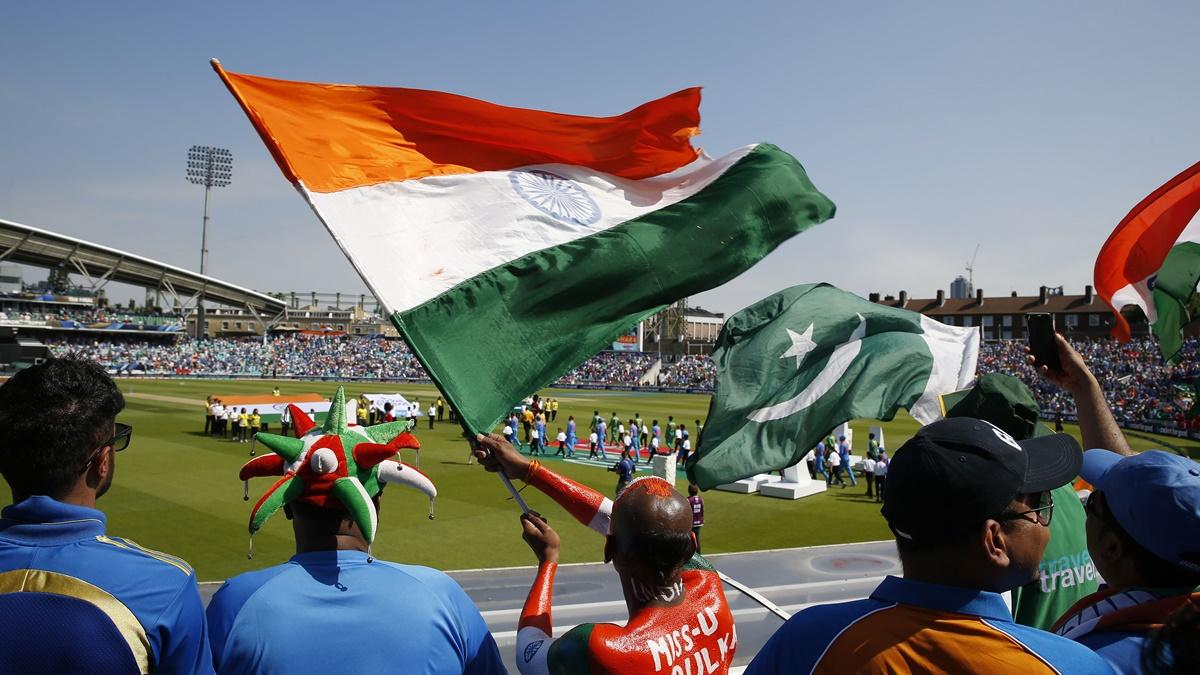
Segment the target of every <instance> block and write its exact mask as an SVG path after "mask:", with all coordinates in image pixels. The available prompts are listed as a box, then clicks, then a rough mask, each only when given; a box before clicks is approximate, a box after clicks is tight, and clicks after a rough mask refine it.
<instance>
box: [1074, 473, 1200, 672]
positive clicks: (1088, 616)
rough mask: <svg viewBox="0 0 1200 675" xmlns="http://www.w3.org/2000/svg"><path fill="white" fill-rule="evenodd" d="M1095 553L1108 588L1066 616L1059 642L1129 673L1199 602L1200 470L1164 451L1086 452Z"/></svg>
mask: <svg viewBox="0 0 1200 675" xmlns="http://www.w3.org/2000/svg"><path fill="white" fill-rule="evenodd" d="M1080 474H1081V475H1082V476H1083V478H1084V480H1086V481H1088V482H1089V483H1091V484H1092V486H1093V487H1094V488H1095V490H1094V491H1093V492H1092V494H1091V495H1089V496H1088V501H1087V513H1088V519H1087V538H1088V550H1089V551H1090V552H1091V556H1092V560H1093V561H1094V562H1095V564H1096V569H1097V570H1098V571H1099V572H1100V575H1101V576H1103V577H1104V580H1105V581H1106V582H1107V584H1108V585H1107V586H1106V587H1104V588H1102V589H1101V590H1100V591H1097V592H1096V593H1093V594H1092V595H1089V596H1087V597H1085V598H1083V599H1082V600H1080V601H1079V602H1077V603H1076V604H1075V606H1074V607H1072V608H1071V609H1069V610H1067V613H1066V614H1064V615H1063V617H1062V618H1061V619H1059V621H1058V622H1057V623H1056V624H1055V626H1054V630H1055V632H1056V633H1058V634H1059V635H1062V636H1064V637H1068V638H1071V639H1073V640H1075V641H1077V642H1080V643H1082V644H1084V645H1086V646H1088V647H1091V648H1092V649H1093V650H1095V651H1096V652H1097V653H1099V654H1100V655H1101V656H1103V657H1104V658H1105V659H1106V660H1108V662H1109V663H1110V664H1112V665H1113V667H1114V668H1115V669H1116V670H1117V671H1119V672H1123V673H1135V672H1142V667H1141V664H1142V652H1143V648H1144V646H1145V642H1147V641H1148V639H1149V638H1150V636H1151V633H1152V632H1153V631H1154V630H1157V629H1158V628H1160V627H1161V626H1162V624H1163V623H1164V622H1165V620H1166V618H1167V617H1168V616H1169V615H1170V614H1171V613H1172V612H1173V611H1175V610H1177V609H1179V608H1181V607H1183V606H1185V605H1187V604H1188V603H1189V602H1200V592H1197V587H1200V464H1197V463H1196V462H1194V461H1192V460H1190V459H1187V458H1185V457H1180V456H1179V455H1175V454H1172V453H1169V452H1163V451H1161V450H1148V451H1146V452H1143V453H1141V454H1140V455H1134V456H1131V457H1128V456H1122V455H1119V454H1117V453H1115V452H1110V451H1108V450H1089V451H1087V452H1086V453H1084V458H1083V468H1082V469H1081V471H1080Z"/></svg>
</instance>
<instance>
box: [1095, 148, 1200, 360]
mask: <svg viewBox="0 0 1200 675" xmlns="http://www.w3.org/2000/svg"><path fill="white" fill-rule="evenodd" d="M1197 210H1200V163H1197V164H1194V165H1192V166H1191V167H1188V168H1187V169H1186V170H1184V171H1183V172H1182V173H1180V174H1179V175H1177V176H1175V177H1174V178H1172V179H1171V180H1170V181H1168V182H1167V183H1165V184H1164V185H1163V186H1161V187H1159V188H1158V189H1157V190H1155V191H1154V192H1152V193H1150V194H1149V195H1148V196H1147V197H1146V198H1145V199H1143V200H1142V201H1141V202H1139V203H1138V204H1137V206H1135V207H1133V209H1132V210H1131V211H1130V212H1129V213H1128V214H1127V215H1126V216H1125V217H1124V218H1123V219H1122V220H1121V222H1120V223H1118V224H1117V227H1116V229H1114V230H1113V232H1112V234H1111V235H1109V237H1108V240H1107V241H1105V242H1104V246H1103V247H1102V248H1101V249H1100V254H1099V255H1098V256H1097V257H1096V267H1095V271H1094V277H1095V284H1096V294H1097V295H1099V296H1100V298H1101V299H1103V300H1104V302H1106V303H1107V304H1108V306H1109V307H1110V308H1112V310H1113V314H1114V315H1115V319H1116V320H1115V322H1114V325H1113V329H1112V334H1113V335H1114V336H1115V337H1116V338H1117V339H1118V340H1121V341H1122V342H1124V341H1127V340H1129V338H1130V337H1131V330H1130V327H1129V322H1128V321H1126V320H1125V317H1124V316H1122V315H1121V309H1122V308H1124V307H1126V306H1128V305H1136V306H1138V307H1141V308H1142V311H1143V312H1144V313H1145V315H1146V318H1147V319H1149V321H1150V322H1151V323H1152V324H1154V333H1155V335H1156V336H1157V337H1158V339H1159V348H1160V350H1161V351H1162V354H1163V358H1164V359H1166V360H1168V361H1171V360H1174V359H1175V358H1176V356H1177V354H1178V352H1179V348H1180V346H1181V345H1182V337H1181V334H1180V329H1181V328H1182V327H1183V325H1185V324H1187V323H1188V322H1189V321H1190V320H1191V318H1192V315H1191V310H1190V308H1189V307H1188V305H1189V301H1190V300H1191V298H1192V294H1193V293H1194V291H1195V289H1196V283H1197V280H1198V279H1200V223H1196V222H1195V216H1196V212H1197Z"/></svg>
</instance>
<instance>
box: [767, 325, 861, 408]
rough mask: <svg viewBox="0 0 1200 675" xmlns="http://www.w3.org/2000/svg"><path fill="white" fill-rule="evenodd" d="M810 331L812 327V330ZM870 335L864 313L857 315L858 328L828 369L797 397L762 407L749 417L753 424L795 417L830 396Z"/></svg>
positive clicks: (829, 363)
mask: <svg viewBox="0 0 1200 675" xmlns="http://www.w3.org/2000/svg"><path fill="white" fill-rule="evenodd" d="M810 330H811V327H810ZM866 335H867V320H866V319H864V318H863V315H862V314H859V315H858V327H857V328H855V329H854V332H853V333H851V334H850V339H849V340H847V341H846V342H844V343H842V344H840V345H838V346H837V348H835V349H834V350H833V354H831V355H830V357H829V361H827V362H826V363H825V367H824V368H822V369H821V372H820V373H818V374H817V376H816V378H814V379H813V381H812V382H809V383H808V386H807V387H805V388H804V391H802V392H800V393H799V394H797V395H796V396H794V397H792V398H789V399H788V400H786V401H783V402H782V403H776V404H775V405H771V406H767V407H766V408H759V409H758V410H755V411H754V412H752V413H750V414H749V415H748V416H747V418H748V419H749V420H750V421H751V422H770V421H772V420H778V419H783V418H784V417H788V416H789V415H794V414H796V413H798V412H800V411H801V410H804V409H805V408H807V407H808V406H810V405H812V404H813V403H815V402H816V401H817V400H818V399H819V398H821V397H822V396H824V395H825V394H827V393H829V390H830V389H832V388H833V385H835V384H837V382H838V380H840V379H842V375H845V374H846V371H847V370H848V369H849V368H850V364H851V363H853V362H854V359H855V358H856V357H857V356H858V353H859V351H861V350H862V339H863V338H864V337H866Z"/></svg>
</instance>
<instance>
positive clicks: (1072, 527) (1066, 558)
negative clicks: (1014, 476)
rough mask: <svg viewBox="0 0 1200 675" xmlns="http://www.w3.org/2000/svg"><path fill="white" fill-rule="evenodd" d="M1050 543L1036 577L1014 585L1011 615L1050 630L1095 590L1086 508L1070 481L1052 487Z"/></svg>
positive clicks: (1095, 583)
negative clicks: (1052, 514)
mask: <svg viewBox="0 0 1200 675" xmlns="http://www.w3.org/2000/svg"><path fill="white" fill-rule="evenodd" d="M1050 494H1051V495H1052V496H1053V497H1054V519H1053V520H1051V521H1050V543H1049V544H1048V545H1047V546H1046V552H1045V553H1044V554H1042V564H1041V566H1040V567H1039V568H1038V578H1037V579H1035V580H1034V581H1031V582H1029V583H1028V584H1025V585H1024V586H1021V587H1019V588H1014V589H1013V592H1012V599H1013V618H1014V619H1015V620H1016V622H1017V623H1019V624H1024V625H1026V626H1032V627H1034V628H1040V629H1042V630H1050V626H1051V625H1053V624H1054V622H1055V621H1056V620H1057V619H1058V618H1059V617H1060V616H1062V615H1063V614H1064V613H1065V612H1066V611H1067V610H1068V609H1069V608H1070V607H1071V605H1074V604H1075V603H1076V602H1077V601H1078V600H1079V599H1080V598H1082V597H1083V596H1085V595H1090V594H1092V593H1095V592H1096V588H1097V587H1098V586H1099V583H1098V582H1097V579H1096V566H1095V565H1094V564H1093V563H1092V557H1091V556H1090V555H1089V554H1088V549H1087V534H1086V532H1085V531H1084V521H1085V520H1087V512H1086V511H1084V510H1083V504H1082V503H1081V502H1080V501H1079V496H1078V495H1077V494H1076V493H1075V489H1074V488H1073V487H1072V486H1071V485H1064V486H1062V487H1060V488H1056V489H1054V490H1052V491H1051V493H1050Z"/></svg>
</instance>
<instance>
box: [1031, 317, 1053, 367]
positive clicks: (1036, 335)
mask: <svg viewBox="0 0 1200 675" xmlns="http://www.w3.org/2000/svg"><path fill="white" fill-rule="evenodd" d="M1025 325H1026V327H1027V328H1028V331H1027V332H1028V336H1029V351H1031V352H1033V365H1034V366H1035V367H1039V368H1040V367H1041V366H1046V367H1047V368H1049V369H1050V370H1062V363H1060V362H1059V360H1058V343H1057V342H1056V341H1055V339H1054V315H1053V314H1045V313H1033V314H1026V315H1025Z"/></svg>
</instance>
